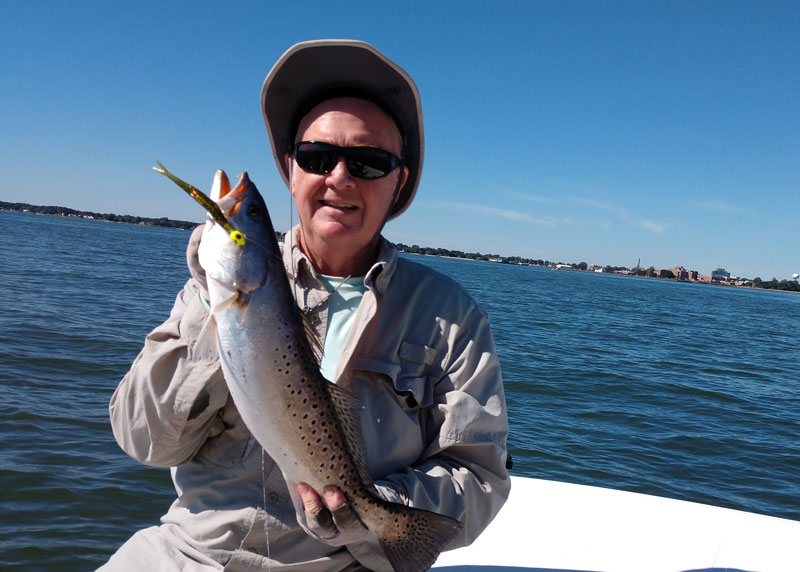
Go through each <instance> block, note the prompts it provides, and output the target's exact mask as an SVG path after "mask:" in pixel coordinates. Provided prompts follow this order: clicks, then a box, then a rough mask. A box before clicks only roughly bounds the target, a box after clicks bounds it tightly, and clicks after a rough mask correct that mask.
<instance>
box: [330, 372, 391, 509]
mask: <svg viewBox="0 0 800 572" xmlns="http://www.w3.org/2000/svg"><path fill="white" fill-rule="evenodd" d="M327 387H328V393H329V394H330V396H331V402H332V403H333V406H334V408H335V409H336V417H337V418H338V419H339V422H340V423H341V424H342V427H341V429H342V431H343V432H344V435H345V437H346V438H345V440H344V442H345V446H346V447H347V450H348V451H349V452H350V457H351V458H352V459H353V462H355V464H356V471H357V472H358V477H359V479H360V480H361V483H362V485H363V486H364V487H366V488H367V490H369V491H370V492H372V493H373V494H375V496H379V495H378V493H377V491H376V490H375V485H374V484H373V483H372V475H370V472H369V463H368V461H367V448H366V446H365V445H364V436H363V435H362V434H361V419H360V418H359V416H358V411H359V410H360V409H361V405H360V403H359V401H358V398H357V397H356V396H355V395H353V394H352V393H350V392H349V391H347V390H346V389H344V388H342V387H339V386H338V385H336V384H333V383H330V382H328V385H327Z"/></svg>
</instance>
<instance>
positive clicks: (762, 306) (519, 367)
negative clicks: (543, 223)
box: [0, 212, 800, 572]
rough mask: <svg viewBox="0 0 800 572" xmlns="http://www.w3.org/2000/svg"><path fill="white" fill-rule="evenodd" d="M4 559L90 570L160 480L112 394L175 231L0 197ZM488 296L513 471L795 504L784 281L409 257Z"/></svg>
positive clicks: (179, 238) (178, 240) (799, 413)
mask: <svg viewBox="0 0 800 572" xmlns="http://www.w3.org/2000/svg"><path fill="white" fill-rule="evenodd" d="M0 236H2V237H3V239H2V241H0V265H2V272H0V303H1V304H2V306H1V308H2V309H1V310H0V403H2V407H0V563H1V564H0V568H2V569H3V570H54V569H58V570H59V571H61V572H67V571H71V570H76V571H77V570H91V569H94V568H95V567H96V566H98V565H99V564H101V563H102V562H104V561H105V560H106V559H107V558H108V556H109V555H110V554H111V553H113V552H114V550H116V548H117V547H118V546H119V545H120V544H121V543H122V542H124V541H125V540H126V539H127V538H128V537H129V536H130V535H131V534H132V533H133V532H134V531H136V530H138V529H140V528H143V527H146V526H150V525H152V524H155V523H157V521H158V518H159V516H160V515H161V514H163V513H164V512H165V511H166V509H167V507H168V506H169V504H170V503H171V502H172V500H173V499H174V496H175V492H174V490H173V488H172V484H171V481H170V479H169V472H168V471H167V470H165V469H154V468H148V467H144V466H143V465H140V464H139V463H137V462H135V461H133V460H131V459H129V458H128V457H127V456H125V454H124V453H123V452H122V451H121V450H120V449H119V448H118V447H117V445H116V443H115V442H114V439H113V435H112V433H111V428H110V425H109V422H108V412H107V411H108V409H107V408H108V401H109V399H110V397H111V394H112V392H113V391H114V388H115V387H116V384H117V383H118V381H119V379H120V378H121V377H122V376H123V375H124V374H125V372H126V371H127V369H128V367H129V366H130V363H131V362H132V360H133V359H134V357H135V356H136V354H137V353H138V351H139V349H140V348H141V345H142V343H143V340H144V336H145V335H146V334H147V333H148V332H149V331H150V330H151V329H152V328H153V327H154V326H156V325H157V324H158V323H160V322H161V321H163V320H164V319H165V318H166V316H167V315H168V313H169V310H170V308H171V306H172V302H173V299H174V296H175V294H176V293H177V291H178V290H179V289H180V287H181V286H182V285H183V283H184V282H185V280H186V279H187V278H188V272H187V270H186V269H185V263H184V249H185V244H186V241H187V239H188V237H189V234H188V233H187V232H185V231H177V230H171V229H161V228H151V227H139V226H132V225H124V224H113V223H104V222H98V221H85V220H79V219H65V218H58V217H49V216H38V215H33V214H24V213H9V212H0ZM412 258H413V259H414V260H416V261H419V262H421V263H423V264H429V265H430V266H433V267H434V268H437V269H438V270H440V271H442V272H444V273H445V274H448V275H451V276H453V277H454V278H455V279H456V280H458V281H459V282H460V283H462V284H463V285H464V286H465V287H466V288H467V289H468V290H469V291H470V292H471V293H472V294H473V295H474V296H475V298H476V299H477V300H478V301H479V302H480V303H481V305H482V306H483V307H484V308H485V309H486V310H487V311H488V312H489V314H490V318H491V323H492V327H493V331H494V335H495V341H496V343H497V348H498V354H499V356H500V360H501V363H502V366H503V375H504V380H505V387H506V397H507V400H508V410H509V416H510V424H511V435H510V440H509V447H510V451H511V453H512V455H513V457H514V469H513V471H512V472H513V473H514V474H517V475H523V476H531V477H537V478H545V479H555V480H560V481H568V482H575V483H582V484H588V485H597V486H603V487H611V488H619V489H625V490H630V491H636V492H641V493H647V494H655V495H660V496H667V497H671V498H678V499H684V500H690V501H697V502H703V503H708V504H714V505H718V506H724V507H729V508H735V509H740V510H747V511H752V512H758V513H763V514H768V515H772V516H779V517H785V518H792V519H798V520H800V296H797V295H792V294H788V293H782V292H768V291H752V290H744V289H734V288H726V287H713V286H707V285H696V284H684V283H673V282H666V281H658V280H645V279H635V278H625V277H618V276H610V275H597V274H587V273H580V272H568V271H553V270H546V269H539V268H529V267H519V266H510V265H498V264H489V263H481V262H472V261H464V260H452V259H443V258H433V257H425V256H413V257H412Z"/></svg>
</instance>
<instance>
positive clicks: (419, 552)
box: [378, 507, 463, 572]
mask: <svg viewBox="0 0 800 572" xmlns="http://www.w3.org/2000/svg"><path fill="white" fill-rule="evenodd" d="M399 510H400V512H402V513H405V514H404V515H403V516H401V517H400V519H399V520H400V521H401V522H402V523H403V525H404V526H405V527H406V530H405V531H404V532H405V534H401V533H399V531H398V532H392V531H390V533H391V534H390V535H384V537H383V538H380V537H379V538H378V541H379V543H380V545H381V548H382V549H383V553H384V554H385V555H386V558H387V559H388V560H389V562H390V563H391V565H392V567H393V568H394V569H395V572H422V571H424V570H428V569H429V568H430V567H431V566H433V564H434V563H435V562H436V559H437V558H438V557H439V554H441V552H442V551H443V550H444V549H445V548H446V547H447V545H448V544H450V542H451V541H452V540H453V539H454V538H455V537H456V536H458V533H459V532H460V531H461V528H462V527H463V524H462V523H461V522H459V521H458V520H455V519H453V518H450V517H448V516H445V515H443V514H438V513H435V512H430V511H427V510H422V509H419V508H414V507H401V508H400V509H399ZM387 536H391V538H387Z"/></svg>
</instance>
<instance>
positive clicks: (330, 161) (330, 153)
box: [294, 143, 337, 175]
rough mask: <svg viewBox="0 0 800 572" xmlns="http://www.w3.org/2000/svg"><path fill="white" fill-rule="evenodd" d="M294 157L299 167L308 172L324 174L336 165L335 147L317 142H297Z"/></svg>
mask: <svg viewBox="0 0 800 572" xmlns="http://www.w3.org/2000/svg"><path fill="white" fill-rule="evenodd" d="M294 158H295V161H297V164H298V165H300V168H301V169H303V170H304V171H308V172H309V173H317V174H319V175H324V174H326V173H330V172H331V171H332V170H333V168H334V167H335V166H336V161H337V157H336V149H333V148H331V147H330V146H328V145H321V144H319V143H298V144H297V146H296V147H295V150H294Z"/></svg>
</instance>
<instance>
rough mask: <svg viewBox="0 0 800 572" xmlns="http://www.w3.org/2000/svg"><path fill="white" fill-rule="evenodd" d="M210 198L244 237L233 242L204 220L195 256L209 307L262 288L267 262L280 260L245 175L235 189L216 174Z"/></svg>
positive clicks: (220, 173) (218, 226)
mask: <svg viewBox="0 0 800 572" xmlns="http://www.w3.org/2000/svg"><path fill="white" fill-rule="evenodd" d="M211 199H212V200H214V201H215V202H216V203H217V205H218V206H219V207H220V210H221V211H222V213H223V214H224V215H225V218H226V219H227V221H228V222H229V223H230V225H231V226H232V227H233V228H234V229H235V230H236V231H238V232H241V233H242V234H243V235H244V243H242V244H240V243H237V242H236V241H234V240H233V239H232V237H231V233H230V230H228V229H226V228H225V227H223V226H222V225H221V224H220V223H219V222H217V221H215V220H214V219H213V217H209V218H208V220H207V221H206V228H205V229H204V231H203V238H202V240H201V241H200V251H199V256H200V264H201V266H202V267H203V269H204V270H205V272H206V277H207V279H208V281H209V293H210V295H211V297H212V300H211V302H212V304H213V303H217V302H220V301H221V299H223V298H228V297H230V296H232V295H241V294H248V293H250V292H252V291H254V290H257V289H258V288H260V287H261V286H263V285H264V284H265V283H266V281H267V277H268V275H269V266H270V264H271V262H272V261H273V260H275V259H277V260H278V261H280V252H279V251H278V246H277V241H276V239H275V231H274V230H273V227H272V221H271V220H270V217H269V212H268V211H267V206H266V204H265V203H264V199H263V198H262V197H261V193H259V192H258V189H257V188H256V186H255V185H254V184H253V182H252V181H251V180H250V178H249V176H248V175H247V172H244V173H242V174H241V175H240V176H239V181H238V182H237V184H236V186H235V187H234V188H233V189H231V186H230V182H229V180H228V177H227V175H226V174H225V172H224V171H222V170H219V171H217V173H216V174H215V176H214V184H213V185H212V188H211ZM215 292H216V294H215ZM215 298H216V299H215Z"/></svg>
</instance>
